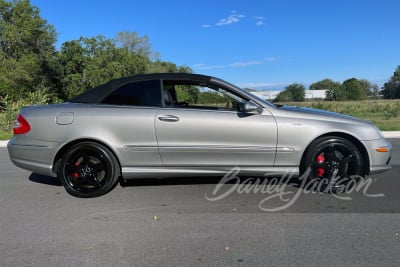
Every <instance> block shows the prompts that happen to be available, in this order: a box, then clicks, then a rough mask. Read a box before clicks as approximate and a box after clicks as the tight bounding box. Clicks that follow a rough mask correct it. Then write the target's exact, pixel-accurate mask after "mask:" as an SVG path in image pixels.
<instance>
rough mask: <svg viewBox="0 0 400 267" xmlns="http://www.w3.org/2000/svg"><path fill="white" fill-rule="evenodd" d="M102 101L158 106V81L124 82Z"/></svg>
mask: <svg viewBox="0 0 400 267" xmlns="http://www.w3.org/2000/svg"><path fill="white" fill-rule="evenodd" d="M102 103H103V104H111V105H129V106H132V105H133V106H149V107H160V106H161V89H160V81H159V80H154V81H142V82H134V83H128V84H125V85H123V86H121V87H119V88H117V89H116V90H114V91H113V92H112V93H111V94H110V95H109V96H108V97H106V98H105V99H104V100H103V102H102Z"/></svg>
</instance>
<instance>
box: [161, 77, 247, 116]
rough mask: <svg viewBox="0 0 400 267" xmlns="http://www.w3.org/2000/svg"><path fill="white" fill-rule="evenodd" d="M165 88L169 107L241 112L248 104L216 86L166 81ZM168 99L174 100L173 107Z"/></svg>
mask: <svg viewBox="0 0 400 267" xmlns="http://www.w3.org/2000/svg"><path fill="white" fill-rule="evenodd" d="M163 86H164V96H165V97H164V98H165V99H167V100H165V101H164V102H165V105H166V106H167V107H168V106H174V107H178V108H179V107H182V108H193V109H208V110H223V111H237V112H240V111H242V110H243V106H244V104H245V103H246V100H245V99H243V98H242V97H241V96H238V95H236V94H235V93H233V92H230V91H228V90H227V89H224V88H222V87H219V86H216V85H204V84H199V83H197V84H196V83H195V82H193V83H189V82H185V83H182V82H179V81H164V85H163ZM168 99H172V102H173V104H172V105H169V103H170V102H171V101H170V100H168Z"/></svg>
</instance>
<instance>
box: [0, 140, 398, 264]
mask: <svg viewBox="0 0 400 267" xmlns="http://www.w3.org/2000/svg"><path fill="white" fill-rule="evenodd" d="M391 142H392V144H393V145H394V155H393V159H392V164H393V168H392V170H390V171H389V172H387V173H385V174H381V175H377V176H373V177H368V178H369V179H366V180H365V181H364V182H365V185H364V186H362V187H360V188H358V189H354V190H353V191H351V192H349V193H346V194H338V195H331V194H321V193H316V192H315V191H313V190H306V189H304V188H303V189H299V188H298V187H296V186H293V185H292V183H291V182H290V181H289V182H287V183H280V184H279V185H281V186H280V187H279V186H273V180H271V179H263V180H260V181H261V182H264V183H268V184H269V185H270V187H263V188H270V189H271V190H265V191H262V190H258V191H257V189H256V188H255V187H250V186H248V187H247V188H245V187H244V185H245V182H246V180H245V178H243V179H242V180H241V184H242V187H239V186H238V184H235V183H230V184H225V185H224V184H221V183H220V180H221V178H222V177H215V178H181V179H167V180H138V181H134V182H130V183H128V184H125V185H124V186H125V187H122V186H120V185H118V186H117V187H116V188H115V189H114V190H113V191H112V192H110V193H109V194H107V195H105V196H103V197H100V198H95V199H78V198H74V197H71V196H69V195H68V194H67V193H66V192H65V191H64V189H63V187H61V186H60V183H59V182H58V181H57V180H56V179H54V178H50V177H45V176H39V175H36V174H32V173H30V172H27V171H24V170H21V169H19V168H17V167H14V166H13V165H12V163H11V162H10V160H9V158H8V154H7V151H6V149H5V148H0V266H288V265H289V266H290V265H292V266H326V265H327V266H378V265H379V266H399V265H400V194H399V188H400V177H399V173H400V153H399V148H400V139H392V140H391ZM252 181H253V182H254V181H256V178H253V180H252ZM367 182H370V184H369V185H367ZM248 185H249V183H248ZM271 185H272V186H271ZM230 190H231V191H230ZM246 190H247V191H246ZM229 192H230V194H228V193H229ZM298 192H300V194H298ZM214 193H216V194H214ZM223 193H226V196H225V197H223V198H222V196H223ZM217 197H221V199H219V200H214V201H211V200H208V199H212V198H217ZM207 198H208V199H207ZM274 209H275V210H277V209H281V210H280V211H275V212H271V211H268V210H274Z"/></svg>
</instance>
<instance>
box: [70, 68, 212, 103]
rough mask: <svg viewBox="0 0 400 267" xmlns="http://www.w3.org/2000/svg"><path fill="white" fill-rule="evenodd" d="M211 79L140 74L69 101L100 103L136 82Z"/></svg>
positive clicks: (109, 83) (94, 89)
mask: <svg viewBox="0 0 400 267" xmlns="http://www.w3.org/2000/svg"><path fill="white" fill-rule="evenodd" d="M211 79H215V78H214V77H211V76H206V75H201V74H191V73H155V74H141V75H134V76H129V77H124V78H119V79H114V80H111V81H109V82H108V83H105V84H102V85H100V86H97V87H94V88H92V89H89V90H87V91H86V92H83V93H82V94H80V95H78V96H76V97H74V98H72V99H71V100H69V101H70V102H78V103H93V104H96V103H100V102H101V101H102V100H103V99H104V98H106V97H107V96H108V95H109V94H110V93H111V92H112V91H114V90H115V89H116V88H119V87H120V86H122V85H124V84H127V83H132V82H137V81H150V80H179V81H184V80H188V81H189V80H194V81H198V82H200V83H208V82H209V81H210V80H211Z"/></svg>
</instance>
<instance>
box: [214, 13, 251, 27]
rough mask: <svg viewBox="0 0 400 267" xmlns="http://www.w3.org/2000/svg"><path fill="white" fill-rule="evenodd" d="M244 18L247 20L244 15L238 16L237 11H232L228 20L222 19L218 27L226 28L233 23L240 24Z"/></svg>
mask: <svg viewBox="0 0 400 267" xmlns="http://www.w3.org/2000/svg"><path fill="white" fill-rule="evenodd" d="M242 18H245V16H244V15H242V14H238V13H237V12H236V11H232V12H231V14H230V15H229V16H228V17H227V18H223V19H220V20H219V21H218V22H217V24H216V25H217V26H225V25H229V24H233V23H238V22H239V21H240V20H241V19H242Z"/></svg>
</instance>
